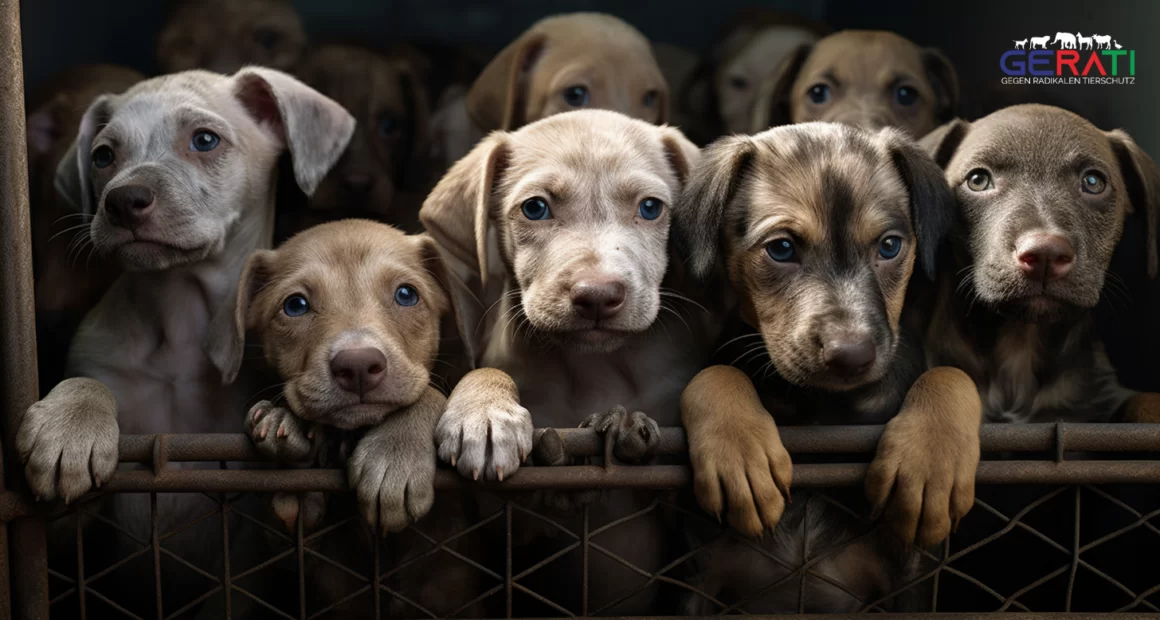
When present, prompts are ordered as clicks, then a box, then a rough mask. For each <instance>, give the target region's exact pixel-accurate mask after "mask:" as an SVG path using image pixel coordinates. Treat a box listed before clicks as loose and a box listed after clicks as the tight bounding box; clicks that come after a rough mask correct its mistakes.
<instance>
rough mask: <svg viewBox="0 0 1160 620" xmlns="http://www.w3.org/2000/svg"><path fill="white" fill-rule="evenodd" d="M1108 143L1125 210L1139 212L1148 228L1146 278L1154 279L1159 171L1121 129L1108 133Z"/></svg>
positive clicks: (1159, 216)
mask: <svg viewBox="0 0 1160 620" xmlns="http://www.w3.org/2000/svg"><path fill="white" fill-rule="evenodd" d="M1107 133H1108V140H1110V141H1111V143H1112V152H1114V153H1115V154H1116V160H1117V161H1118V163H1119V165H1120V176H1122V177H1123V178H1124V184H1125V185H1126V186H1127V189H1128V199H1129V200H1130V201H1131V202H1130V204H1129V205H1128V208H1129V209H1130V210H1131V212H1133V213H1136V212H1142V216H1143V219H1144V222H1145V225H1146V226H1147V231H1146V233H1145V239H1146V241H1147V244H1148V247H1147V251H1146V252H1145V254H1146V256H1145V260H1146V265H1147V268H1148V277H1149V278H1155V277H1156V271H1157V236H1158V235H1160V231H1158V230H1157V226H1160V168H1157V166H1156V162H1155V161H1153V160H1152V158H1151V157H1149V156H1148V154H1147V153H1145V152H1144V150H1143V149H1141V148H1140V146H1139V145H1137V144H1136V142H1135V140H1132V137H1131V136H1129V135H1128V134H1127V133H1125V132H1124V131H1122V130H1119V129H1117V130H1115V131H1109V132H1107Z"/></svg>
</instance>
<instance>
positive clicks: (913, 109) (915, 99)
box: [753, 30, 959, 138]
mask: <svg viewBox="0 0 1160 620" xmlns="http://www.w3.org/2000/svg"><path fill="white" fill-rule="evenodd" d="M958 97H959V87H958V77H957V75H956V73H955V70H954V67H952V66H951V64H950V61H948V60H947V59H946V57H945V56H943V55H942V54H941V53H940V52H939V51H938V50H934V49H930V48H926V49H923V48H921V47H919V46H917V45H915V44H914V43H913V42H911V41H909V40H907V39H904V38H902V37H900V36H898V35H896V34H894V33H892V32H882V31H865V30H846V31H842V32H838V33H836V34H832V35H830V36H828V37H826V38H824V39H822V40H821V41H818V42H817V43H816V44H814V45H805V46H802V47H800V48H798V50H797V51H796V52H794V53H793V54H791V55H790V56H789V57H787V58H786V59H785V60H784V61H783V62H782V64H781V66H780V67H779V68H778V69H777V70H776V71H774V73H773V74H771V75H770V77H769V79H768V80H766V82H765V84H764V85H763V86H762V92H761V94H760V95H759V96H758V103H757V105H756V106H755V107H754V119H753V130H754V131H761V130H763V129H765V128H766V127H770V126H774V125H782V124H787V123H802V122H807V121H832V122H838V123H847V124H851V125H857V126H860V127H866V128H869V129H878V128H880V127H897V128H898V129H902V130H903V131H906V132H907V133H909V134H910V135H911V136H913V137H915V138H919V137H922V136H924V135H926V134H927V133H928V132H930V131H931V130H932V129H934V128H935V127H937V126H938V125H939V123H943V122H945V121H948V120H950V119H951V118H953V117H954V114H955V108H956V106H957V105H958Z"/></svg>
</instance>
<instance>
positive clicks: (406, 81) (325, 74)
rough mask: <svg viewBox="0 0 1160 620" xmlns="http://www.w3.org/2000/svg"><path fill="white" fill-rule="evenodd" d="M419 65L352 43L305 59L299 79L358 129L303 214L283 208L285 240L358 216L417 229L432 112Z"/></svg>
mask: <svg viewBox="0 0 1160 620" xmlns="http://www.w3.org/2000/svg"><path fill="white" fill-rule="evenodd" d="M415 63H416V61H415V59H414V57H413V56H401V55H400V56H397V57H387V56H383V55H380V54H377V53H375V52H371V51H369V50H364V49H360V48H357V47H351V46H345V45H325V46H321V47H318V48H316V49H313V50H311V51H310V52H309V53H308V54H307V55H306V58H305V59H304V60H303V62H302V64H301V65H300V66H299V67H298V70H297V71H296V73H297V75H298V77H299V78H300V79H302V81H304V82H306V83H307V84H308V85H310V86H311V87H313V88H314V89H316V90H318V91H319V92H320V93H322V94H324V95H326V96H328V97H330V98H332V99H334V100H335V101H337V102H338V103H340V104H342V106H343V107H344V108H346V109H347V111H349V112H350V113H351V114H352V115H354V116H355V118H357V119H358V129H356V131H355V134H354V137H353V138H351V142H350V146H348V147H347V151H346V153H345V154H343V156H342V158H341V159H340V160H339V161H338V165H336V166H335V168H334V170H332V171H331V172H330V174H329V175H327V177H326V178H325V179H323V181H322V183H321V184H320V185H319V186H318V191H316V192H315V193H314V195H313V196H311V197H310V199H309V201H308V203H307V204H306V205H305V207H304V208H298V209H290V210H289V211H290V212H289V213H286V212H284V206H285V203H280V204H279V219H280V220H281V222H280V223H281V224H282V225H283V227H284V228H285V230H283V231H280V232H281V233H282V235H287V236H288V235H289V234H292V233H294V232H297V231H299V230H305V229H306V228H309V227H310V226H313V225H314V224H317V223H320V222H323V221H328V220H334V219H341V218H344V217H352V216H357V217H368V218H372V219H375V220H380V221H384V222H387V223H390V224H393V225H396V226H399V227H401V228H403V229H406V230H411V229H416V228H417V227H418V223H419V222H418V219H419V206H420V205H421V204H422V199H421V198H419V197H418V196H415V195H414V193H415V191H414V190H418V189H420V187H419V184H420V181H419V177H420V176H421V171H420V170H419V168H420V166H419V164H421V162H420V161H419V159H420V158H421V156H422V155H424V154H425V153H426V148H425V147H426V144H427V142H428V135H429V129H428V125H429V116H430V109H429V105H428V103H427V95H426V92H425V91H424V88H423V84H422V82H421V80H420V78H419V69H418V68H416V67H415V66H414V65H415ZM407 190H411V192H410V193H409V194H408V192H407ZM282 235H280V236H282Z"/></svg>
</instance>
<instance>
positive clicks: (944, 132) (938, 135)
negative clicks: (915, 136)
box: [918, 118, 971, 170]
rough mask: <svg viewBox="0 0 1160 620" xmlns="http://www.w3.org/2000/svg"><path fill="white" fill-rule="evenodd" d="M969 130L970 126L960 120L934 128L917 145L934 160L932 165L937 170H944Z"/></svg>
mask: <svg viewBox="0 0 1160 620" xmlns="http://www.w3.org/2000/svg"><path fill="white" fill-rule="evenodd" d="M970 130H971V124H970V123H968V122H967V121H964V120H963V119H961V118H956V119H955V120H953V121H951V122H949V123H946V124H945V125H942V126H940V127H936V128H935V129H934V130H933V131H931V132H930V133H928V134H926V135H925V136H923V137H922V139H921V140H919V141H918V145H919V147H920V148H922V150H924V151H926V154H927V155H930V157H931V159H934V163H935V164H937V165H938V167H939V168H942V169H944V170H945V169H946V167H947V165H948V164H950V163H951V159H952V158H954V156H955V152H956V151H958V150H959V145H960V144H962V143H963V138H966V137H967V132H968V131H970Z"/></svg>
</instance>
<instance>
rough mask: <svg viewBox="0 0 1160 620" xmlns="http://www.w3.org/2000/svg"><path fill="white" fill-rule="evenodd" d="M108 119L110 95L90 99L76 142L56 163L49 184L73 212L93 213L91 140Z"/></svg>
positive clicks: (110, 116)
mask: <svg viewBox="0 0 1160 620" xmlns="http://www.w3.org/2000/svg"><path fill="white" fill-rule="evenodd" d="M112 116H113V106H112V96H110V95H101V96H100V97H97V98H96V99H94V100H93V103H92V104H90V105H89V109H88V110H85V115H84V116H82V117H81V125H80V128H79V129H78V130H77V139H76V140H75V141H74V142H73V144H72V146H70V147H69V149H68V151H67V152H65V154H64V157H61V159H60V163H59V164H57V168H56V178H55V179H54V181H53V185H54V187H56V191H57V193H58V194H60V195H61V196H63V197H64V199H65V200H66V201H68V203H69V204H70V205H72V207H73V208H74V209H76V210H77V211H78V212H80V213H84V214H86V215H92V214H93V213H96V211H97V196H96V194H95V193H94V192H93V183H92V170H93V161H92V150H93V138H94V137H96V135H97V130H98V129H99V128H100V127H102V126H103V125H104V124H105V123H107V122H109V119H110V118H112Z"/></svg>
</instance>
